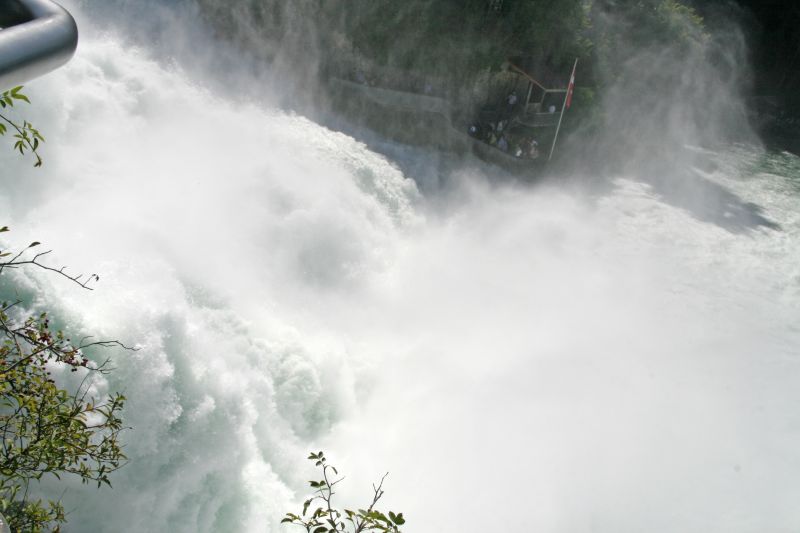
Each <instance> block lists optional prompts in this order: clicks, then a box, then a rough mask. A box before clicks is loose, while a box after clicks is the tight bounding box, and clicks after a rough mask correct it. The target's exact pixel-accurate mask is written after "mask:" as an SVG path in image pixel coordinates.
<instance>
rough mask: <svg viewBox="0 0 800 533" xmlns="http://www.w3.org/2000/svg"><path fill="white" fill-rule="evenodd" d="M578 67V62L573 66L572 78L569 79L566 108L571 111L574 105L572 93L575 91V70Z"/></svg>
mask: <svg viewBox="0 0 800 533" xmlns="http://www.w3.org/2000/svg"><path fill="white" fill-rule="evenodd" d="M577 66H578V61H577V60H576V61H575V64H574V65H573V66H572V76H570V77H569V85H568V86H567V102H566V104H565V107H566V108H567V109H569V106H571V105H572V92H573V91H574V90H575V68H576V67H577Z"/></svg>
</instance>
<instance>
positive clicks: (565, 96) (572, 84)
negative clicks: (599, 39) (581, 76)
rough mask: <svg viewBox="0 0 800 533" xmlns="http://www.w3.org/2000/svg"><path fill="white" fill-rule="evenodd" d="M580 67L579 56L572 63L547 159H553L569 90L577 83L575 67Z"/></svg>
mask: <svg viewBox="0 0 800 533" xmlns="http://www.w3.org/2000/svg"><path fill="white" fill-rule="evenodd" d="M576 68H578V58H577V57H576V58H575V64H574V65H572V74H571V75H570V77H569V85H567V92H566V94H564V103H563V104H561V116H559V117H558V126H556V134H555V135H554V136H553V145H552V146H551V147H550V155H549V156H548V157H547V160H548V161H550V160H551V159H553V152H554V151H555V149H556V141H557V140H558V131H559V130H560V129H561V119H563V118H564V110H565V109H566V108H567V99H568V98H569V91H570V89H571V88H572V87H573V86H574V84H575V69H576Z"/></svg>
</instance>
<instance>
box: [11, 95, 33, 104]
mask: <svg viewBox="0 0 800 533" xmlns="http://www.w3.org/2000/svg"><path fill="white" fill-rule="evenodd" d="M11 97H12V98H16V99H17V100H22V101H23V102H28V103H29V104H30V103H31V101H30V100H29V99H28V97H27V96H25V95H24V94H13V93H12V94H11Z"/></svg>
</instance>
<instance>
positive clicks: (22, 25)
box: [0, 0, 78, 90]
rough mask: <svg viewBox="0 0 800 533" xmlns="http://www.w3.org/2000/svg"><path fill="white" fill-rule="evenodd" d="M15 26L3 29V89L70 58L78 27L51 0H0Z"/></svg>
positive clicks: (0, 83)
mask: <svg viewBox="0 0 800 533" xmlns="http://www.w3.org/2000/svg"><path fill="white" fill-rule="evenodd" d="M4 10H5V11H6V12H7V13H8V15H9V16H8V17H6V18H7V19H8V20H10V21H12V23H13V25H11V26H7V27H5V28H2V29H0V90H6V89H10V88H12V87H15V86H17V85H22V84H23V83H25V82H27V81H30V80H32V79H33V78H36V77H39V76H42V75H44V74H47V73H48V72H50V71H51V70H55V69H57V68H58V67H60V66H61V65H63V64H65V63H66V62H67V61H69V60H70V58H71V57H72V55H73V54H74V53H75V48H77V46H78V26H77V25H76V24H75V19H73V18H72V15H70V14H69V13H68V12H67V10H66V9H64V8H62V7H61V6H59V5H57V4H55V3H54V2H51V1H50V0H0V12H2V11H4Z"/></svg>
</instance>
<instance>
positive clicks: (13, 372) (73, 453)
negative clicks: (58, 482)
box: [0, 227, 132, 532]
mask: <svg viewBox="0 0 800 533" xmlns="http://www.w3.org/2000/svg"><path fill="white" fill-rule="evenodd" d="M5 231H8V228H7V227H2V228H0V233H2V232H5ZM38 244H39V243H32V244H31V245H30V246H28V247H27V248H25V250H23V251H22V252H19V253H17V254H11V253H10V252H5V253H0V257H10V259H7V260H5V261H3V262H0V274H2V272H3V271H4V269H6V268H17V267H22V266H29V265H33V266H37V267H39V268H43V269H45V270H50V271H54V272H57V273H59V274H60V275H62V276H64V277H66V278H67V279H69V280H71V281H73V282H74V283H76V284H78V285H80V286H81V287H83V288H85V289H90V287H88V286H87V284H88V283H89V282H90V281H92V280H96V279H97V276H96V275H92V276H90V277H89V279H88V280H86V279H84V278H83V277H82V276H70V275H69V274H66V273H65V272H64V269H63V268H61V269H55V268H52V267H48V266H47V265H44V264H42V263H40V262H39V261H38V260H39V257H41V256H42V255H44V253H40V254H37V255H35V256H34V257H33V258H32V259H27V258H25V256H24V255H23V254H24V253H25V251H27V250H28V249H29V248H31V247H33V246H36V245H38ZM45 253H46V252H45ZM21 303H22V302H20V301H15V302H2V303H0V513H2V514H3V515H4V516H5V517H6V518H7V519H8V523H9V525H10V526H11V527H12V529H13V530H14V531H31V532H40V531H59V526H58V524H61V523H63V522H64V521H65V520H66V513H65V511H64V507H63V505H62V504H61V502H60V501H49V502H43V501H42V500H36V499H31V498H29V497H28V490H29V488H30V486H31V482H32V481H38V480H40V479H42V477H44V476H46V475H53V476H55V477H57V478H59V479H60V478H61V476H62V475H64V474H71V475H74V476H78V477H79V478H80V479H81V481H82V482H83V483H90V482H91V483H97V486H98V487H100V486H102V485H108V486H111V478H110V474H111V473H112V472H114V471H115V470H117V469H119V468H121V467H122V466H124V465H125V464H126V463H127V458H126V457H125V454H124V453H123V450H122V444H121V442H120V436H121V433H122V432H123V431H125V430H126V429H128V428H127V427H125V426H123V422H122V418H121V413H122V410H123V408H124V405H125V397H124V396H123V395H121V394H117V393H113V394H109V395H103V396H101V397H94V396H92V394H93V390H94V389H93V387H92V380H91V377H92V375H95V374H107V373H108V372H110V369H109V360H108V359H106V360H105V361H103V362H94V361H92V360H90V359H89V357H88V356H87V355H86V353H85V351H86V350H87V349H90V348H94V347H121V348H124V349H128V350H131V349H132V348H129V347H127V346H125V345H124V344H122V343H121V342H119V341H115V340H111V341H108V340H101V341H95V340H92V337H84V338H82V339H80V340H79V341H78V342H73V341H72V340H71V339H69V338H68V337H67V336H66V335H65V334H64V332H63V331H61V330H54V329H52V328H51V327H50V319H49V317H48V315H47V313H40V314H38V315H37V314H33V313H31V312H30V311H28V310H26V309H24V308H23V306H22V305H21ZM57 370H69V371H70V372H79V371H81V372H82V373H83V379H82V380H81V381H80V384H79V385H77V387H71V388H69V389H67V388H65V387H63V386H61V385H60V384H57V383H56V379H55V378H54V376H53V373H54V372H55V371H57Z"/></svg>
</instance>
